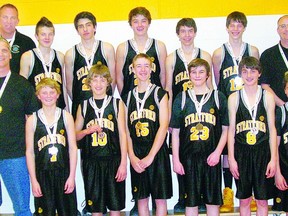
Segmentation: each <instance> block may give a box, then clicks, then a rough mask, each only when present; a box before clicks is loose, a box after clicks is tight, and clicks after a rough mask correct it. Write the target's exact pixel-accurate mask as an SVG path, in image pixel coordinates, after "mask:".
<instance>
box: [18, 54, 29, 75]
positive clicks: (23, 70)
mask: <svg viewBox="0 0 288 216" xmlns="http://www.w3.org/2000/svg"><path fill="white" fill-rule="evenodd" d="M31 58H32V51H27V52H25V53H24V54H23V55H22V56H21V60H20V72H19V73H20V75H21V76H23V77H25V78H26V79H28V77H29V72H30V66H31Z"/></svg>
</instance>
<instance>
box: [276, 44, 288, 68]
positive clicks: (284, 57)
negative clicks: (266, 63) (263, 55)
mask: <svg viewBox="0 0 288 216" xmlns="http://www.w3.org/2000/svg"><path fill="white" fill-rule="evenodd" d="M278 47H279V51H280V53H281V56H282V59H283V61H284V63H285V65H286V67H287V69H288V60H287V58H286V56H285V53H284V51H283V49H282V47H281V45H280V43H279V44H278Z"/></svg>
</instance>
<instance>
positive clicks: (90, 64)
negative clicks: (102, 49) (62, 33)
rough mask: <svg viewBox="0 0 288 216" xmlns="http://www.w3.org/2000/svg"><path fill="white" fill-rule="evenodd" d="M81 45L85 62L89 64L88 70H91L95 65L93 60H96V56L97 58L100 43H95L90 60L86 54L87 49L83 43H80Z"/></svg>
mask: <svg viewBox="0 0 288 216" xmlns="http://www.w3.org/2000/svg"><path fill="white" fill-rule="evenodd" d="M80 45H81V48H82V50H83V54H84V58H85V61H86V64H87V68H88V70H90V68H91V67H92V65H93V60H94V56H95V53H96V47H97V45H98V42H97V41H94V43H93V48H92V53H91V56H90V59H89V57H88V54H87V52H86V49H85V47H84V45H83V43H80Z"/></svg>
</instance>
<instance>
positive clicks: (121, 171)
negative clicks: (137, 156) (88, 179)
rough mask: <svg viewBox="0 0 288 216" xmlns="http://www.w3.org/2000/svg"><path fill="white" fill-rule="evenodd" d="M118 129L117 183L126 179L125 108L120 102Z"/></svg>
mask: <svg viewBox="0 0 288 216" xmlns="http://www.w3.org/2000/svg"><path fill="white" fill-rule="evenodd" d="M117 122H118V129H119V136H120V150H121V162H120V166H119V168H118V171H117V174H116V176H115V178H116V181H117V182H121V181H124V180H125V179H126V177H127V135H126V130H125V125H126V122H125V108H124V103H123V102H122V101H121V100H120V103H119V112H118V121H117Z"/></svg>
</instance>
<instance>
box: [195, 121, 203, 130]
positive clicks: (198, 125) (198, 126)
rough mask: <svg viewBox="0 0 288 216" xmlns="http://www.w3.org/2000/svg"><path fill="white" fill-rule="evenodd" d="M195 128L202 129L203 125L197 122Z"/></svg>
mask: <svg viewBox="0 0 288 216" xmlns="http://www.w3.org/2000/svg"><path fill="white" fill-rule="evenodd" d="M196 129H197V130H198V131H200V130H203V125H202V124H201V123H198V124H197V125H196Z"/></svg>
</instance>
